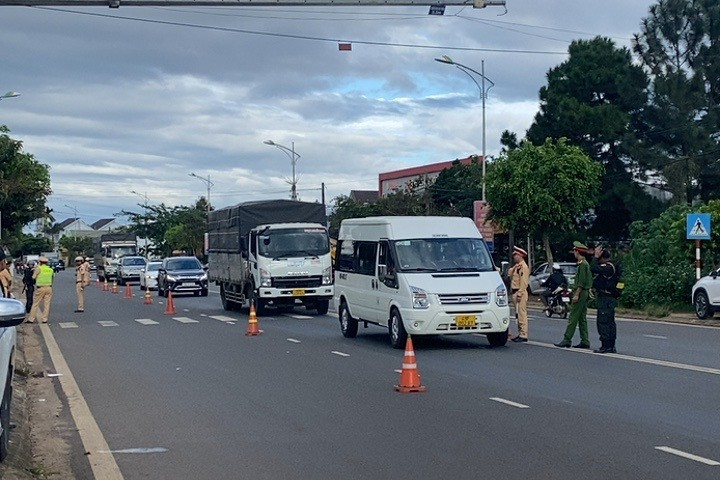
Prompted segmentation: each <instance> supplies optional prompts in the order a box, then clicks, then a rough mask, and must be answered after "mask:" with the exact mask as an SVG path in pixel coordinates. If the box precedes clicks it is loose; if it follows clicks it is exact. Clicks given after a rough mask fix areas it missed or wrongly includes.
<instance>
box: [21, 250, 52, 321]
mask: <svg viewBox="0 0 720 480" xmlns="http://www.w3.org/2000/svg"><path fill="white" fill-rule="evenodd" d="M39 261H40V265H38V266H37V267H35V271H34V272H33V279H35V296H34V299H33V306H32V308H31V309H30V314H29V315H28V319H27V321H28V323H35V321H37V320H38V318H37V317H38V313H39V312H40V304H41V303H42V304H43V308H42V315H41V317H42V318H40V319H39V320H40V321H41V322H42V323H48V319H49V317H50V300H52V283H53V278H54V277H55V270H53V269H52V267H50V266H49V265H48V259H47V258H46V257H40V260H39Z"/></svg>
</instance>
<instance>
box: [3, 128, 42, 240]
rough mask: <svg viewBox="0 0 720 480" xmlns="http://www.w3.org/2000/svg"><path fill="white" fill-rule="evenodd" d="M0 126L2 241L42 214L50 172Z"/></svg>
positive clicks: (14, 234)
mask: <svg viewBox="0 0 720 480" xmlns="http://www.w3.org/2000/svg"><path fill="white" fill-rule="evenodd" d="M9 132H10V130H8V128H7V127H6V126H4V125H0V215H1V216H2V218H0V222H1V225H2V230H3V235H2V237H3V238H6V234H7V233H9V234H11V235H13V236H17V235H19V234H20V232H21V230H22V228H23V227H24V226H25V225H27V224H29V223H30V222H32V221H33V220H35V219H37V218H40V217H42V216H43V215H44V213H45V204H46V202H47V197H48V195H50V193H52V190H51V189H50V171H49V167H48V166H47V165H43V164H41V163H39V162H38V161H37V160H35V158H34V157H33V156H32V155H31V154H28V153H23V151H22V142H20V141H18V140H13V139H12V138H10V136H9V135H8V133H9Z"/></svg>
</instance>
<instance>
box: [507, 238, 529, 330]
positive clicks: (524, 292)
mask: <svg viewBox="0 0 720 480" xmlns="http://www.w3.org/2000/svg"><path fill="white" fill-rule="evenodd" d="M526 258H527V252H526V251H525V250H523V249H522V248H520V247H514V248H513V262H514V265H513V266H512V268H511V269H510V271H509V272H508V274H509V275H510V290H511V291H512V295H513V300H514V301H515V318H517V324H518V334H517V336H516V337H513V338H512V341H513V342H527V341H528V313H527V302H528V281H529V278H530V268H529V267H528V264H527V263H526V262H525V259H526Z"/></svg>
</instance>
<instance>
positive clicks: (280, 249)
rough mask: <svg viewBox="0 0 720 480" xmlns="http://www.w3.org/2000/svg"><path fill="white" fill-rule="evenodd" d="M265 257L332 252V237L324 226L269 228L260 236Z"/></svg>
mask: <svg viewBox="0 0 720 480" xmlns="http://www.w3.org/2000/svg"><path fill="white" fill-rule="evenodd" d="M258 249H259V253H260V255H262V256H263V257H271V258H275V259H279V258H288V257H318V256H320V255H325V254H327V253H330V239H329V238H328V234H327V230H325V229H324V228H319V227H314V228H283V229H277V230H273V229H270V230H267V231H266V232H265V233H264V234H262V235H260V236H259V237H258Z"/></svg>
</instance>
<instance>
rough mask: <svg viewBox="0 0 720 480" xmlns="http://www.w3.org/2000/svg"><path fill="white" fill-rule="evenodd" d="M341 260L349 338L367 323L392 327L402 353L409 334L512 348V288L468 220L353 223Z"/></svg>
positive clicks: (342, 238)
mask: <svg viewBox="0 0 720 480" xmlns="http://www.w3.org/2000/svg"><path fill="white" fill-rule="evenodd" d="M335 257H336V258H335V295H334V300H335V305H336V306H337V308H338V315H339V318H340V328H341V330H342V333H343V335H344V336H345V337H347V338H354V337H355V336H356V335H357V331H358V322H363V323H364V324H365V326H367V324H368V323H373V324H376V325H380V326H387V327H388V330H389V332H390V342H391V344H392V346H393V347H395V348H404V347H405V341H406V338H407V334H408V333H409V334H411V335H447V334H460V333H482V334H486V335H487V338H488V341H489V342H490V345H492V346H502V345H505V343H506V342H507V337H508V327H509V326H510V308H509V307H508V293H507V289H506V287H505V284H504V283H503V281H502V279H501V278H500V274H499V273H498V272H497V269H496V268H495V265H494V263H493V261H492V257H491V256H490V252H489V250H488V248H487V245H486V244H485V242H484V240H483V239H482V236H481V235H480V232H478V229H477V227H476V226H475V223H473V221H472V220H471V219H469V218H461V217H368V218H353V219H346V220H343V221H342V223H341V224H340V233H339V235H338V244H337V249H336V255H335Z"/></svg>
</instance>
